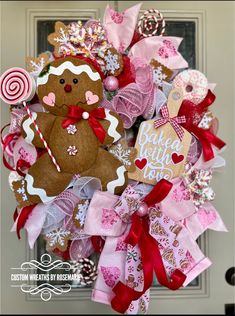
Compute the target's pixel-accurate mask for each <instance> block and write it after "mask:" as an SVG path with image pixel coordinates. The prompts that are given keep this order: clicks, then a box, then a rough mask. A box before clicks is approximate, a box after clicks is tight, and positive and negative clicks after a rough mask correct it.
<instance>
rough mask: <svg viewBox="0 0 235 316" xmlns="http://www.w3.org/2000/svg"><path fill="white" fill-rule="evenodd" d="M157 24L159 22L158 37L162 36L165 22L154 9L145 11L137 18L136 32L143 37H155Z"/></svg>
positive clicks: (160, 14)
mask: <svg viewBox="0 0 235 316" xmlns="http://www.w3.org/2000/svg"><path fill="white" fill-rule="evenodd" d="M154 14H155V15H154ZM159 22H161V32H160V34H159V36H162V35H163V34H164V33H165V28H166V22H165V20H164V17H163V15H162V13H161V12H160V11H159V10H156V9H149V10H146V11H145V12H144V14H143V15H142V16H141V17H140V18H139V21H138V25H137V27H138V32H139V33H140V35H142V36H144V37H150V36H157V32H158V27H159Z"/></svg>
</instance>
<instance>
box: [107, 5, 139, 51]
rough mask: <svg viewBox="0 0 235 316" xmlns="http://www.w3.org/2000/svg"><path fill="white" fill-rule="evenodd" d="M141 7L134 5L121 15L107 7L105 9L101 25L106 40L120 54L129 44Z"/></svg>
mask: <svg viewBox="0 0 235 316" xmlns="http://www.w3.org/2000/svg"><path fill="white" fill-rule="evenodd" d="M141 5H142V3H139V4H136V5H134V6H133V7H131V8H129V9H126V10H125V11H124V12H122V13H119V12H116V11H114V10H113V9H112V8H110V6H109V5H108V6H107V7H106V10H105V12H104V21H103V24H104V28H105V30H106V32H107V38H108V41H109V43H111V44H112V45H113V46H114V47H115V48H116V49H117V50H118V51H120V52H124V51H125V50H126V49H127V47H128V46H129V45H130V43H131V40H132V38H133V35H134V31H135V26H136V23H137V19H138V14H139V10H140V7H141Z"/></svg>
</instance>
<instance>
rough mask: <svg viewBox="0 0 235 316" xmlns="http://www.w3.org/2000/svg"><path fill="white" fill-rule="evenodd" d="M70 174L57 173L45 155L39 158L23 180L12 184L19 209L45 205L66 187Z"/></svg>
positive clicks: (70, 177)
mask: <svg viewBox="0 0 235 316" xmlns="http://www.w3.org/2000/svg"><path fill="white" fill-rule="evenodd" d="M72 176H73V175H72V174H69V173H63V172H58V171H57V170H56V168H55V166H54V165H53V163H52V161H51V159H50V158H49V156H48V155H47V154H44V155H43V156H41V157H40V158H39V159H38V160H37V161H36V163H35V164H34V165H33V166H32V167H31V168H30V169H29V171H28V174H27V175H26V176H25V178H24V180H19V181H16V182H13V189H14V192H15V195H16V199H17V202H18V204H19V206H20V207H24V206H27V205H32V204H37V203H40V202H43V203H46V202H49V201H51V200H52V199H53V198H54V197H56V196H57V195H58V194H60V193H61V192H62V191H64V189H65V188H66V187H67V186H68V184H69V182H70V181H71V179H72Z"/></svg>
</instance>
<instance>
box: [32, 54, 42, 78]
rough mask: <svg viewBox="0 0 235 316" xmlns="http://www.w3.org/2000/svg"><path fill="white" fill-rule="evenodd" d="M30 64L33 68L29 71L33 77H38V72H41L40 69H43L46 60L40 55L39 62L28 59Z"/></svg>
mask: <svg viewBox="0 0 235 316" xmlns="http://www.w3.org/2000/svg"><path fill="white" fill-rule="evenodd" d="M29 63H30V65H31V67H32V69H33V71H31V72H30V74H31V75H32V76H33V77H38V76H39V74H40V73H41V71H42V70H43V68H44V67H45V65H46V61H45V59H44V58H43V57H41V58H40V59H39V62H38V63H37V62H35V61H34V60H30V62H29Z"/></svg>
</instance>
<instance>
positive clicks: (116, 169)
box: [81, 148, 127, 194]
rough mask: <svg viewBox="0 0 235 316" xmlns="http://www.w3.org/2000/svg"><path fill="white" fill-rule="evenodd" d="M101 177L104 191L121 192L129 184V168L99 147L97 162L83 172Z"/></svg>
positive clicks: (84, 174)
mask: <svg viewBox="0 0 235 316" xmlns="http://www.w3.org/2000/svg"><path fill="white" fill-rule="evenodd" d="M81 176H92V177H95V178H99V179H100V180H101V183H102V188H103V190H104V191H106V190H107V191H109V192H111V193H114V194H121V193H122V192H123V190H124V189H125V187H126V185H127V170H126V168H125V167H124V166H123V165H122V163H121V162H120V161H119V160H117V159H116V158H115V157H113V156H112V155H111V154H110V153H109V152H107V151H106V150H104V149H102V148H99V152H98V155H97V160H96V163H95V164H94V165H93V166H92V167H91V168H90V169H89V170H86V171H85V172H83V173H82V174H81Z"/></svg>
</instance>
